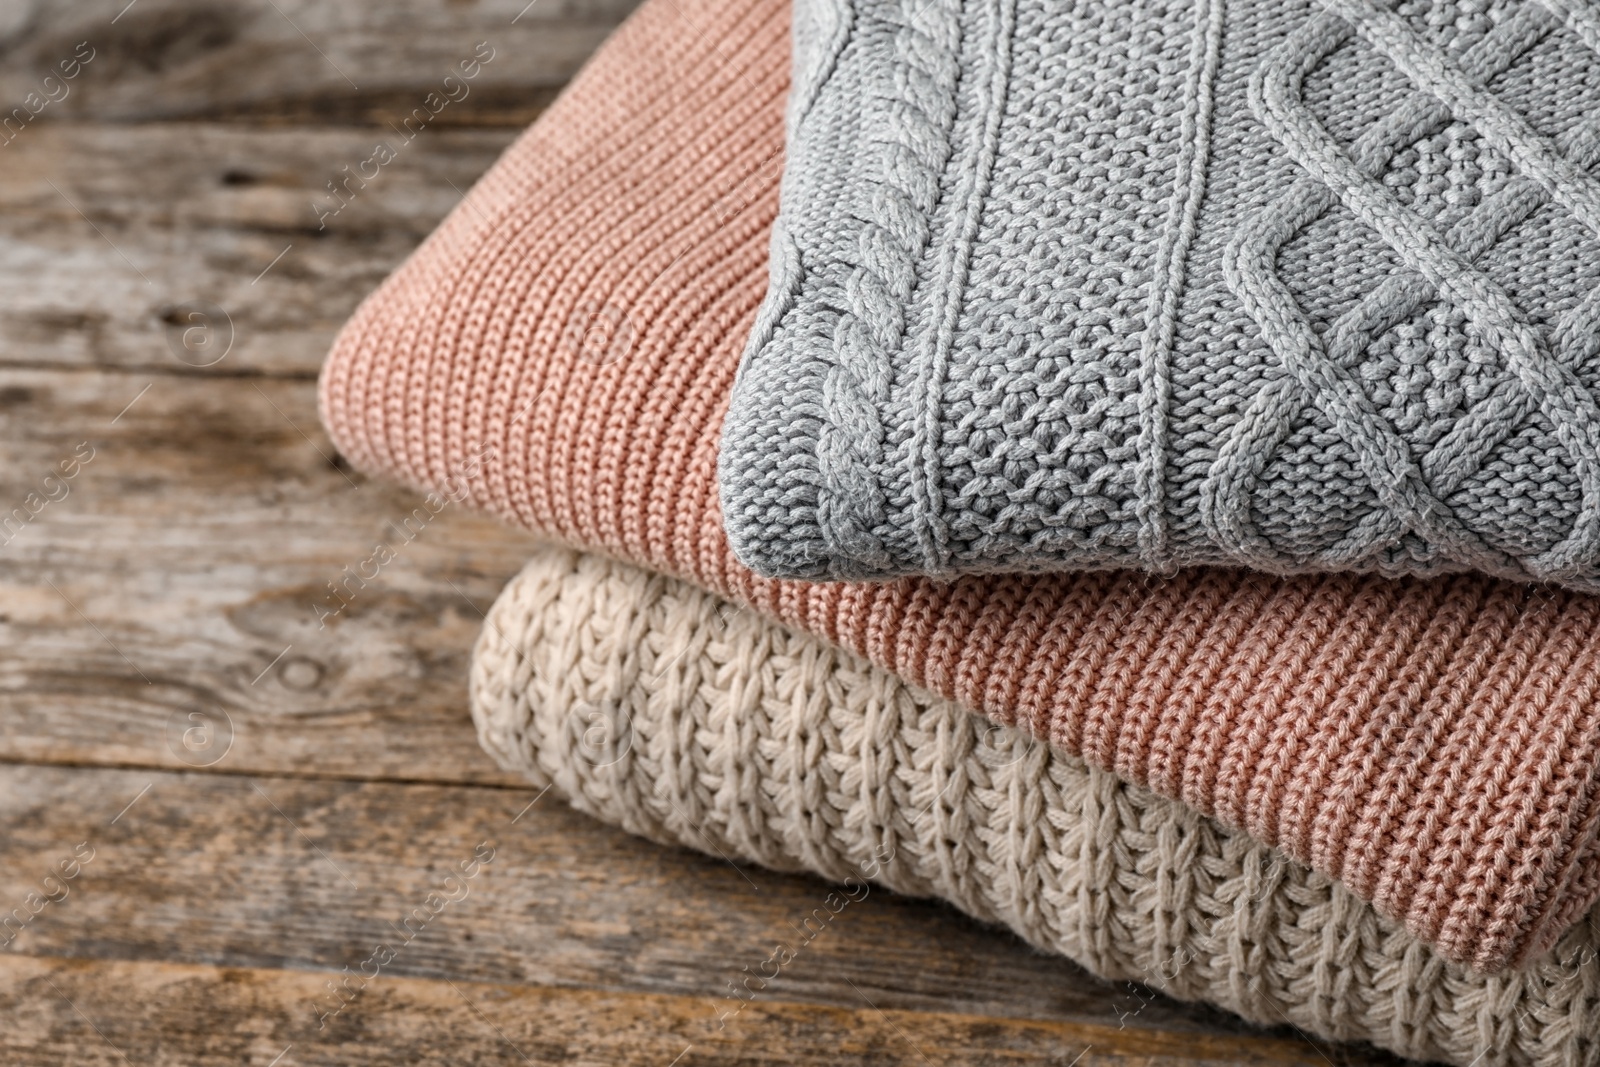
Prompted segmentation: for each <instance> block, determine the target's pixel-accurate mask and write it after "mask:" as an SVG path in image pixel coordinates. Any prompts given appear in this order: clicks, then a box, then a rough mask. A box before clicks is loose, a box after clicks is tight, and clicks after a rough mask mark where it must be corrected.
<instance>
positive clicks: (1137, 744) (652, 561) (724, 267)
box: [322, 0, 1600, 969]
mask: <svg viewBox="0 0 1600 1067" xmlns="http://www.w3.org/2000/svg"><path fill="white" fill-rule="evenodd" d="M787 18H788V5H787V4H780V3H773V2H772V0H649V2H647V3H646V4H645V6H644V7H643V8H641V9H640V11H639V12H638V13H637V14H636V15H635V16H634V17H633V18H632V19H631V20H630V21H629V22H628V23H627V24H626V25H625V26H624V27H623V28H622V29H621V30H619V31H618V33H617V34H616V36H615V37H614V38H613V39H612V40H611V41H610V42H609V43H608V44H607V45H606V46H605V48H604V49H603V50H602V51H601V53H600V54H599V55H598V56H597V57H596V58H595V59H594V60H593V61H592V62H591V63H590V64H589V66H588V67H587V68H586V69H585V70H584V71H583V73H582V74H581V75H580V76H579V77H578V78H577V79H576V80H575V82H574V83H573V85H572V86H571V88H570V89H569V90H568V92H567V93H566V94H565V95H564V96H563V97H562V98H561V99H560V100H559V101H558V102H557V103H556V104H555V105H554V106H553V107H552V108H551V109H550V111H549V112H548V113H547V114H546V115H545V116H544V117H543V118H542V119H541V120H540V121H539V122H538V123H536V124H535V125H534V126H533V127H532V128H531V129H530V130H529V131H528V132H527V133H526V134H525V135H524V136H523V137H522V138H520V139H519V140H518V141H517V142H516V143H515V144H514V145H513V146H512V147H511V148H510V149H509V150H508V151H507V153H506V155H505V156H504V158H503V159H501V161H500V162H499V163H498V164H497V165H496V166H495V167H494V168H493V170H491V171H490V172H489V173H488V174H487V175H486V176H485V177H484V178H483V180H482V181H481V182H480V183H479V184H478V185H477V186H476V187H475V188H474V189H473V190H472V191H471V192H470V193H469V194H468V196H467V198H466V200H465V201H464V202H463V203H462V204H461V205H460V206H458V207H457V208H456V210H455V211H454V212H452V213H451V215H450V216H449V218H447V219H446V220H445V222H444V223H443V224H442V225H441V226H440V228H439V230H438V231H437V232H436V233H435V234H434V235H433V236H432V237H430V238H429V239H428V241H427V242H426V243H425V244H423V246H422V247H421V248H420V249H418V251H417V252H416V253H415V254H414V255H413V256H412V257H411V258H410V259H409V260H408V261H407V262H406V263H405V264H404V265H403V266H402V267H401V268H400V269H399V270H397V271H396V272H395V274H394V275H393V276H392V277H391V278H390V279H389V280H388V281H387V282H386V283H385V284H384V285H383V286H382V287H381V288H380V289H379V290H378V291H377V292H376V293H374V294H373V295H372V296H371V297H370V298H369V299H368V300H367V301H366V302H365V303H364V304H363V305H362V306H361V308H360V309H359V310H358V311H357V313H356V315H355V316H354V318H353V319H352V320H351V322H350V323H349V325H348V326H347V327H346V328H345V330H344V332H343V334H342V335H341V336H340V338H339V340H338V342H337V344H336V345H335V347H334V350H333V353H332V355H331V356H330V358H329V361H328V364H327V368H326V370H325V371H324V374H323V378H322V411H323V418H324V420H325V422H326V423H327V426H328V428H329V431H330V433H331V434H332V435H333V438H334V441H335V442H336V443H337V445H338V447H339V448H340V450H341V451H342V452H343V453H344V454H345V455H347V456H348V457H349V458H350V459H351V460H352V461H353V462H354V463H355V464H357V465H358V466H360V467H362V468H363V469H365V470H368V471H371V472H373V473H376V474H380V475H383V476H387V477H392V478H395V479H398V480H400V481H402V482H405V483H407V484H409V485H412V486H415V487H417V488H419V489H430V490H437V491H443V492H449V493H451V494H452V495H454V496H464V497H465V498H467V499H469V500H470V501H471V502H472V503H473V504H475V505H477V506H480V507H482V508H486V509H489V510H491V511H493V512H496V513H498V514H499V515H502V516H504V517H505V518H507V519H509V520H511V521H512V522H515V523H518V524H520V525H522V526H525V527H527V528H529V529H532V530H536V531H539V532H541V533H544V534H546V535H549V536H552V537H554V538H557V539H560V540H562V541H565V542H568V543H571V544H574V545H577V546H581V547H584V548H588V549H594V550H600V551H604V552H607V553H610V554H613V555H615V556H617V557H620V558H622V559H625V560H629V561H632V562H636V563H640V564H643V565H645V566H648V567H652V568H655V569H657V570H661V571H665V572H668V573H671V574H674V575H678V576H681V577H683V578H686V579H689V580H691V581H694V582H697V583H699V584H701V585H703V586H706V587H708V588H710V589H713V590H715V591H717V592H719V593H722V594H725V595H727V596H729V597H731V598H733V599H735V600H737V601H740V602H742V603H745V604H747V605H750V606H751V607H753V608H754V609H756V610H759V611H761V612H765V613H766V614H768V615H770V616H772V617H774V618H776V619H779V620H781V621H783V622H785V623H788V624H790V625H793V626H797V627H801V628H803V629H806V630H809V631H811V632H813V633H816V634H819V635H821V636H823V637H825V638H827V639H829V640H832V641H835V642H837V643H839V644H841V645H844V646H846V647H848V648H850V649H852V650H855V651H857V652H859V653H862V654H864V655H865V656H867V657H868V658H870V659H871V660H873V661H874V662H876V663H878V664H880V665H882V666H883V667H885V668H887V669H889V670H891V671H894V672H896V673H898V674H900V675H902V676H903V677H905V678H906V679H908V680H909V681H911V682H913V683H914V684H916V685H919V686H923V687H926V688H928V689H932V690H935V691H937V692H939V693H941V694H943V695H945V696H948V697H950V698H953V699H955V700H956V701H958V702H960V703H962V704H964V705H966V706H967V707H969V708H972V709H975V710H978V711H981V712H983V713H985V714H987V715H990V716H992V717H993V718H995V719H997V720H1000V721H1001V722H1005V723H1008V724H1018V725H1022V726H1025V727H1026V728H1028V729H1030V730H1031V731H1033V732H1034V733H1036V734H1037V735H1039V736H1041V737H1044V738H1047V739H1049V740H1050V741H1052V742H1053V743H1055V744H1057V745H1059V746H1060V747H1062V748H1064V749H1066V750H1068V751H1070V752H1074V753H1081V754H1082V755H1083V756H1084V757H1085V758H1086V759H1088V760H1089V761H1091V762H1093V763H1095V764H1098V765H1099V766H1101V767H1103V768H1107V769H1109V770H1111V771H1113V772H1115V773H1116V774H1118V775H1119V776H1121V777H1123V778H1124V779H1127V780H1129V781H1133V782H1136V783H1139V784H1141V785H1145V786H1148V787H1150V788H1151V789H1154V790H1156V791H1158V792H1160V793H1163V794H1165V795H1167V796H1170V797H1174V798H1177V799H1180V800H1182V801H1184V802H1185V803H1187V804H1189V805H1192V806H1193V807H1194V808H1196V809H1198V810H1199V811H1201V812H1203V813H1205V814H1208V815H1211V816H1214V817H1216V818H1218V819H1220V820H1222V821H1224V822H1226V823H1228V824H1230V825H1232V826H1235V827H1239V828H1242V829H1243V830H1245V831H1246V832H1248V833H1249V834H1251V835H1253V836H1254V837H1256V838H1257V839H1259V840H1261V841H1263V842H1265V843H1267V844H1269V845H1273V846H1275V847H1278V848H1281V849H1283V850H1284V851H1285V852H1287V853H1288V854H1290V855H1292V856H1293V857H1294V858H1295V859H1297V860H1299V861H1301V862H1303V863H1306V864H1308V865H1310V866H1312V867H1314V868H1316V869H1317V870H1320V871H1322V872H1324V873H1326V874H1328V875H1330V876H1332V877H1334V878H1337V879H1339V880H1340V881H1342V882H1343V883H1344V884H1345V885H1347V886H1349V887H1350V888H1351V889H1352V890H1354V891H1355V892H1356V893H1357V894H1359V895H1361V896H1362V897H1364V898H1367V899H1369V900H1371V901H1372V903H1373V904H1374V905H1375V906H1376V907H1377V908H1378V909H1379V910H1380V911H1382V912H1384V913H1386V914H1388V915H1390V916H1393V917H1395V918H1397V919H1399V920H1401V921H1403V922H1404V924H1405V925H1406V927H1407V928H1408V929H1409V930H1411V931H1412V932H1413V933H1414V934H1416V935H1417V936H1418V937H1420V938H1423V939H1425V940H1429V941H1432V942H1434V943H1436V944H1437V945H1438V946H1439V948H1440V950H1441V951H1442V953H1443V954H1444V955H1446V956H1447V957H1449V958H1451V959H1455V960H1464V961H1468V962H1470V963H1472V964H1474V965H1475V966H1477V967H1480V968H1483V969H1496V968H1500V967H1504V966H1507V965H1509V964H1513V963H1515V962H1517V961H1519V960H1522V959H1525V958H1526V957H1528V956H1529V955H1530V954H1532V953H1535V952H1538V951H1540V950H1542V949H1543V948H1545V947H1547V946H1548V945H1550V944H1551V943H1552V942H1553V940H1554V939H1555V938H1556V936H1557V935H1558V934H1559V933H1560V932H1561V931H1562V930H1564V929H1565V928H1566V927H1567V926H1568V925H1570V924H1571V923H1572V922H1573V921H1574V920H1575V919H1576V918H1578V917H1579V916H1580V915H1582V914H1583V913H1584V911H1585V910H1586V909H1587V908H1588V907H1589V906H1590V904H1591V903H1593V902H1594V900H1595V898H1596V896H1597V895H1600V845H1597V832H1596V819H1597V817H1600V788H1597V787H1600V777H1597V773H1596V764H1597V755H1600V698H1597V697H1600V694H1597V683H1600V598H1591V597H1586V596H1581V595H1577V594H1573V593H1569V592H1564V591H1561V590H1557V589H1551V588H1544V587H1529V586H1517V585H1509V584H1505V583H1503V582H1497V581H1492V580H1488V579H1484V578H1477V577H1461V578H1452V579H1448V580H1439V581H1416V580H1412V581H1398V582H1395V581H1385V580H1380V579H1376V578H1358V577H1350V576H1332V577H1323V578H1295V579H1288V578H1275V577H1270V576H1266V575H1258V574H1249V573H1243V572H1238V571H1218V570H1197V571H1191V572H1184V573H1180V574H1178V575H1176V576H1174V577H1171V578H1152V577H1146V576H1143V575H1139V574H1133V573H1127V572H1112V573H1094V574H1082V575H1066V576H1061V575H1057V576H1049V577H1034V576H1024V575H1017V576H1007V577H995V578H969V579H964V580H960V581H955V582H949V583H942V582H936V581H928V580H903V581H898V582H895V583H893V584H857V585H840V584H824V585H811V584H806V583H801V582H775V581H767V580H762V579H759V578H756V577H755V576H754V575H752V574H751V573H750V572H748V571H746V570H745V569H743V568H742V567H740V566H739V565H738V564H737V563H736V562H735V561H734V559H733V557H732V556H731V555H730V553H729V550H728V545H727V541H726V539H725V537H724V535H723V531H722V527H721V524H720V520H719V515H718V512H717V492H716V482H715V470H716V456H717V437H718V431H719V427H720V425H721V422H722V417H723V413H724V410H725V408H726V406H727V402H728V396H729V391H730V389H731V386H732V381H733V375H734V371H735V368H736V366H737V363H738V358H739V354H740V349H741V346H742V344H743V341H744V339H745V336H746V334H747V332H748V330H749V327H750V324H751V320H752V317H753V315H754V312H755V309H756V306H757V304H758V303H759V301H760V299H761V296H762V294H763V290H764V285H765V279H766V258H767V249H768V233H769V229H770V227H771V225H772V222H773V218H774V215H775V212H776V203H777V195H776V194H777V184H778V176H779V171H780V168H781V154H782V143H783V102H784V98H785V94H786V91H787V88H788V69H789V61H788V34H787Z"/></svg>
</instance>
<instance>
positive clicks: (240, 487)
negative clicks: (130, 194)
mask: <svg viewBox="0 0 1600 1067" xmlns="http://www.w3.org/2000/svg"><path fill="white" fill-rule="evenodd" d="M146 386H148V387H149V388H148V389H146V388H145V387H146ZM130 403H131V404H132V406H131V407H128V405H129V404H130ZM125 407H126V408H127V410H126V411H125V412H124V411H123V409H124V408H125ZM119 412H122V414H121V415H120V417H118V416H119ZM85 446H87V447H88V448H90V449H92V450H93V453H92V458H91V459H90V460H89V462H88V463H87V464H85V465H82V467H81V469H80V470H78V472H77V475H76V477H74V478H72V479H70V480H66V481H58V480H52V481H50V482H47V481H46V478H47V477H49V476H50V475H51V474H52V472H57V473H59V465H60V464H61V463H63V462H67V461H70V460H72V458H73V457H74V454H75V453H76V452H79V451H80V450H81V449H83V448H84V447H85ZM332 454H333V451H332V447H331V445H330V444H329V443H328V441H327V439H326V438H325V437H324V436H323V434H322V432H321V431H320V429H319V428H318V426H317V421H316V412H315V386H314V384H313V383H311V382H308V381H297V382H274V381H253V380H248V379H245V380H240V379H205V378H184V377H172V376H151V377H140V376H133V375H102V374H98V373H95V372H61V371H18V370H0V542H5V541H6V540H7V538H9V543H5V544H3V547H0V648H4V649H5V654H4V655H3V656H0V718H3V720H4V722H5V723H6V729H5V730H4V731H0V759H12V760H37V761H51V762H66V763H94V764H125V765H139V766H168V767H183V766H186V765H193V764H195V763H203V762H206V761H208V760H211V759H213V758H214V757H215V756H217V755H219V752H218V751H216V750H211V749H207V750H205V751H200V752H195V751H189V750H186V749H185V747H184V746H183V745H182V744H181V743H180V742H179V741H178V740H175V737H176V738H181V736H182V734H183V731H184V730H185V729H187V727H188V726H189V725H191V724H197V723H198V724H204V723H206V722H215V723H216V724H217V725H218V728H219V729H224V728H225V727H226V724H230V723H231V728H232V731H233V747H232V751H231V752H230V753H229V757H228V758H229V760H230V761H232V762H231V763H230V764H229V766H248V767H249V768H251V769H252V770H257V771H270V772H277V773H286V774H323V775H343V776H349V777H355V778H368V777H391V778H406V779H420V780H438V779H441V778H442V779H445V780H451V781H462V780H480V781H494V782H508V783H509V782H514V781H516V779H514V778H512V777H510V776H508V775H505V774H503V773H502V772H500V771H498V770H496V769H495V768H494V767H493V766H492V764H491V763H490V762H489V761H488V759H487V758H486V757H485V756H483V754H482V753H481V752H480V751H479V750H478V748H477V745H476V743H475V739H474V736H473V732H472V729H471V724H470V722H469V721H468V717H467V712H466V695H465V686H466V683H465V679H466V667H467V657H468V653H469V650H470V648H471V645H472V641H473V640H474V639H475V637H476V634H477V632H478V629H479V628H480V626H481V623H482V618H481V615H480V613H479V609H483V608H487V607H488V605H489V603H490V602H491V601H492V600H493V598H494V596H495V595H496V594H497V593H498V591H499V589H500V588H501V587H502V586H503V585H504V583H505V581H506V580H508V579H509V578H510V576H511V575H513V574H515V573H516V571H517V570H518V569H519V568H520V566H521V564H522V563H523V562H524V561H525V559H526V558H527V552H528V550H529V546H530V545H532V543H533V542H532V540H531V539H530V538H528V537H527V536H525V535H523V534H519V533H516V532H514V531H512V530H510V529H508V528H504V527H502V526H500V525H499V524H497V523H494V522H492V521H491V520H488V519H485V518H482V517H477V516H473V515H469V514H467V513H465V512H463V511H461V510H460V509H459V508H456V507H455V506H453V505H452V506H447V507H445V508H444V509H443V510H442V511H440V512H439V513H438V515H437V516H436V517H432V518H431V519H430V520H429V521H428V522H427V523H426V525H425V526H423V527H422V528H421V530H420V532H413V533H412V534H411V536H412V539H411V540H410V541H409V542H406V541H403V540H402V536H401V533H400V532H397V530H396V528H395V527H394V526H393V525H391V524H392V523H398V522H400V521H401V520H403V519H405V518H407V517H410V516H412V515H413V511H414V509H415V508H417V507H418V506H419V504H420V499H421V498H420V497H419V496H417V495H416V494H411V493H407V492H404V491H402V490H399V489H396V488H393V487H390V486H387V485H384V484H382V483H373V482H368V481H367V480H366V479H364V478H362V477H361V476H360V475H357V474H354V473H346V472H344V471H342V470H341V469H338V468H335V467H334V466H331V465H330V464H329V462H328V458H327V457H331V456H332ZM50 485H57V486H64V489H65V493H66V495H65V496H64V498H62V499H60V500H59V501H55V502H50V501H49V500H48V497H47V496H46V495H45V494H46V493H47V492H49V491H50V490H49V489H48V486H50ZM62 491H63V490H62V489H61V488H57V489H55V490H54V492H55V493H56V495H58V496H59V495H61V493H62ZM29 494H36V495H35V496H33V497H31V498H30V496H29ZM30 499H31V501H32V503H33V504H35V505H37V506H38V507H39V511H38V514H37V517H33V518H31V520H30V521H25V522H24V521H19V518H18V515H19V513H18V511H17V509H19V508H20V509H21V512H20V516H21V518H22V519H28V517H29V514H30V512H29V507H28V504H29V501H30ZM8 522H9V525H7V523H8ZM416 529H417V526H416V524H415V521H413V526H412V531H416ZM379 541H382V542H384V543H385V544H393V545H394V546H395V548H396V557H397V558H396V559H395V560H394V561H393V562H391V563H390V564H388V565H387V566H385V567H383V568H382V569H381V572H380V573H379V574H378V576H377V578H376V579H374V580H373V581H371V582H370V583H368V584H367V586H366V587H365V588H362V589H359V592H358V593H357V595H356V596H355V597H354V599H353V600H352V601H351V603H350V605H349V606H348V608H345V609H344V610H342V611H340V613H339V614H338V615H336V616H332V617H328V618H326V619H319V608H321V609H331V608H334V607H337V606H338V605H339V604H340V601H339V600H338V599H337V598H334V597H333V596H332V595H331V594H330V593H329V592H328V588H327V583H328V582H330V581H333V580H335V579H339V578H340V577H341V575H342V574H344V573H345V572H344V569H345V568H346V567H356V566H357V565H359V564H360V563H361V562H362V561H363V560H366V559H368V558H369V557H370V556H371V555H372V553H373V548H374V545H375V544H376V543H378V542H379ZM369 573H370V570H369ZM469 598H470V601H469ZM324 622H325V625H323V623H324ZM191 716H198V717H199V718H191ZM174 730H175V731H176V734H174V733H173V731H174Z"/></svg>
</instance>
